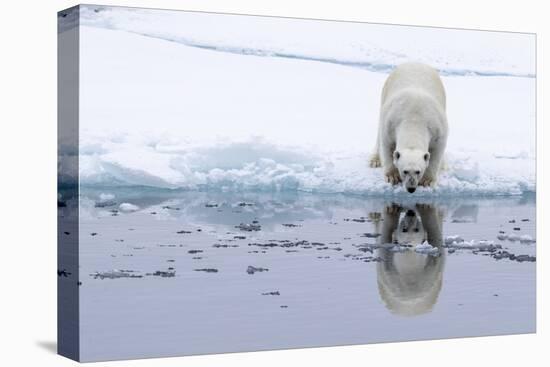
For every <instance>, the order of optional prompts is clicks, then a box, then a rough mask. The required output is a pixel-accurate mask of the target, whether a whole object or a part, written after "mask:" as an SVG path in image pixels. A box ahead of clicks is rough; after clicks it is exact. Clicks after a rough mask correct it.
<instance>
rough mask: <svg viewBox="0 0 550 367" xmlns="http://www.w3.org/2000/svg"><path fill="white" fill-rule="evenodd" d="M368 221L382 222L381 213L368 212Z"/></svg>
mask: <svg viewBox="0 0 550 367" xmlns="http://www.w3.org/2000/svg"><path fill="white" fill-rule="evenodd" d="M369 219H370V220H371V221H373V222H375V223H377V222H380V221H381V220H382V213H380V212H370V213H369Z"/></svg>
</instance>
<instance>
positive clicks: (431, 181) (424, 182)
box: [418, 146, 444, 186]
mask: <svg viewBox="0 0 550 367" xmlns="http://www.w3.org/2000/svg"><path fill="white" fill-rule="evenodd" d="M443 150H444V147H441V146H436V147H435V148H434V149H432V151H431V152H430V163H429V164H428V167H427V168H426V171H425V172H424V176H422V178H421V179H420V181H419V182H418V184H419V185H420V186H433V185H435V183H436V182H437V178H438V176H439V169H440V168H441V162H442V160H443Z"/></svg>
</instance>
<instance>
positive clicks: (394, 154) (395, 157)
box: [393, 150, 401, 160]
mask: <svg viewBox="0 0 550 367" xmlns="http://www.w3.org/2000/svg"><path fill="white" fill-rule="evenodd" d="M399 157H401V153H399V151H398V150H396V151H395V152H393V159H394V160H398V159H399Z"/></svg>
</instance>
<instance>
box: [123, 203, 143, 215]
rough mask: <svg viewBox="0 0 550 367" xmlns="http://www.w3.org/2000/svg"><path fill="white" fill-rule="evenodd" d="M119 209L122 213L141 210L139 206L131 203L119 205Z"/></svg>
mask: <svg viewBox="0 0 550 367" xmlns="http://www.w3.org/2000/svg"><path fill="white" fill-rule="evenodd" d="M118 208H119V209H120V211H121V212H127V213H129V212H135V211H138V210H139V206H137V205H134V204H130V203H122V204H120V205H119V207H118Z"/></svg>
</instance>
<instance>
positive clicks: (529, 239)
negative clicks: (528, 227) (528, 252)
mask: <svg viewBox="0 0 550 367" xmlns="http://www.w3.org/2000/svg"><path fill="white" fill-rule="evenodd" d="M519 242H521V243H527V244H531V243H535V242H537V240H535V239H534V238H533V237H531V236H529V235H528V234H524V235H523V236H520V237H519Z"/></svg>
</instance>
